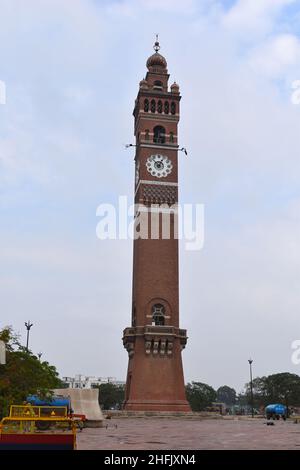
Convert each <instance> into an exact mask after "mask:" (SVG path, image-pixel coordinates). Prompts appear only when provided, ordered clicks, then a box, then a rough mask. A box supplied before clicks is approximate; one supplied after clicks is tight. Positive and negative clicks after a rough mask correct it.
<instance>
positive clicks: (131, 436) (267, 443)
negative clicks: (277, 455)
mask: <svg viewBox="0 0 300 470" xmlns="http://www.w3.org/2000/svg"><path fill="white" fill-rule="evenodd" d="M265 423H266V420H265V419H253V420H251V419H237V418H236V419H203V420H190V419H174V418H167V419H160V418H126V419H125V418H123V419H120V418H119V419H117V418H116V419H112V420H106V421H104V427H103V428H98V429H84V430H83V431H82V432H81V433H78V440H77V443H78V450H97V449H104V450H155V449H160V450H164V449H165V450H166V449H170V450H172V449H174V450H189V449H207V450H210V449H274V450H280V449H292V450H300V424H295V423H294V422H293V421H287V422H284V421H276V422H275V423H274V425H273V426H267V425H266V424H265ZM106 426H107V428H106Z"/></svg>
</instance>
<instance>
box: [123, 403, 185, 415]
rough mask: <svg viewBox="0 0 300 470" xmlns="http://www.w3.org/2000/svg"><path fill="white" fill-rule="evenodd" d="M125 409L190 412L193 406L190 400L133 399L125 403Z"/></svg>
mask: <svg viewBox="0 0 300 470" xmlns="http://www.w3.org/2000/svg"><path fill="white" fill-rule="evenodd" d="M123 409H124V410H125V411H144V412H147V411H157V412H162V413H163V412H165V411H170V412H179V413H186V412H190V411H191V408H190V405H189V403H188V401H185V400H183V401H179V400H178V401H175V402H164V401H133V400H129V401H127V402H125V403H124V406H123Z"/></svg>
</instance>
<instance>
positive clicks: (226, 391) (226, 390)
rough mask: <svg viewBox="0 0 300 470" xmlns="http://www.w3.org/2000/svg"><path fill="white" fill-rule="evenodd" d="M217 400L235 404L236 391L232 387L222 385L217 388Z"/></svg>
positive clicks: (228, 404)
mask: <svg viewBox="0 0 300 470" xmlns="http://www.w3.org/2000/svg"><path fill="white" fill-rule="evenodd" d="M217 400H218V401H219V402H221V403H225V404H226V405H227V406H232V405H235V403H236V391H235V390H234V388H231V387H228V385H223V386H222V387H219V388H218V390H217Z"/></svg>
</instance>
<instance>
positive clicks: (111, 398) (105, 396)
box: [97, 383, 125, 410]
mask: <svg viewBox="0 0 300 470" xmlns="http://www.w3.org/2000/svg"><path fill="white" fill-rule="evenodd" d="M97 388H99V404H100V406H101V408H102V409H103V410H110V409H111V408H114V409H118V410H120V409H121V408H122V404H123V401H124V398H125V385H114V384H112V383H106V384H101V385H99V386H98V387H97Z"/></svg>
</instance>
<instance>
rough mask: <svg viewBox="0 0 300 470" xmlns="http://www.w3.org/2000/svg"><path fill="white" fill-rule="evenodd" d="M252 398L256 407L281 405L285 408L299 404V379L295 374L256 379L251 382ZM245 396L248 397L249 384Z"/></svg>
mask: <svg viewBox="0 0 300 470" xmlns="http://www.w3.org/2000/svg"><path fill="white" fill-rule="evenodd" d="M252 384H253V398H254V404H255V405H256V406H266V405H268V404H271V403H282V404H283V405H286V406H295V405H298V406H299V404H300V377H299V375H297V374H291V373H289V372H282V373H279V374H273V375H268V376H267V377H257V378H255V379H254V380H253V382H252ZM246 395H247V397H248V399H249V397H250V383H248V384H246Z"/></svg>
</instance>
